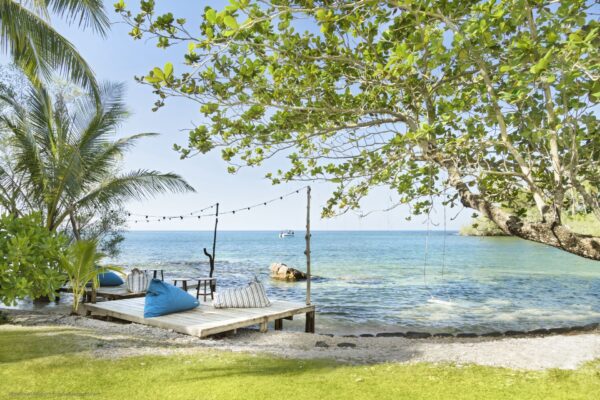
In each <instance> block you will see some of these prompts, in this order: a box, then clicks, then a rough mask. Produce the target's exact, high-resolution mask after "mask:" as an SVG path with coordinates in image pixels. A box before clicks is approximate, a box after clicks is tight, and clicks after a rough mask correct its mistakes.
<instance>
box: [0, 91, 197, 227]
mask: <svg viewBox="0 0 600 400" xmlns="http://www.w3.org/2000/svg"><path fill="white" fill-rule="evenodd" d="M123 92H124V87H123V85H122V84H105V85H102V86H101V87H100V103H99V104H98V103H96V99H95V97H94V96H93V95H91V94H89V95H85V96H84V97H81V98H79V99H78V100H77V101H76V102H74V103H73V104H70V105H66V104H65V103H64V102H63V101H61V100H60V98H59V99H57V101H53V100H52V96H50V95H49V93H48V92H47V91H46V90H45V89H44V88H42V87H34V88H31V89H30V93H29V95H28V96H27V100H26V104H25V105H20V104H19V103H18V102H16V101H14V100H13V99H11V98H7V97H2V96H0V98H2V99H3V100H4V101H6V102H8V104H10V106H11V108H12V109H13V110H14V111H13V112H11V113H10V114H7V115H4V116H1V117H0V123H3V124H5V126H6V127H7V130H8V131H9V132H10V135H9V142H8V145H9V153H10V156H11V157H10V159H11V164H12V168H11V171H13V174H12V176H7V174H6V173H4V174H3V171H4V172H6V171H7V170H8V168H6V167H5V168H1V165H0V186H3V182H5V183H6V182H7V181H11V182H12V181H15V180H18V181H19V187H18V190H17V192H16V193H15V192H14V191H13V192H11V191H10V190H8V192H9V193H12V195H11V196H2V191H0V201H2V199H3V198H4V197H7V198H9V199H10V203H9V204H4V205H3V206H4V208H11V207H12V209H15V208H18V209H20V210H24V211H26V212H29V211H41V212H42V214H43V216H44V219H45V225H46V227H47V228H48V229H50V230H57V229H58V228H59V227H63V228H66V225H67V224H68V223H70V224H71V228H72V229H73V233H74V236H75V238H79V231H80V227H79V226H78V223H77V221H78V216H79V215H83V214H86V215H89V214H90V213H92V214H93V213H94V212H96V213H97V212H98V211H97V210H102V209H106V208H107V207H110V206H121V205H122V204H123V203H124V202H125V201H127V200H131V199H138V200H140V199H145V198H148V197H151V196H154V195H156V194H159V193H164V192H168V191H171V192H186V191H194V189H193V188H192V187H191V186H190V185H188V184H187V183H186V182H185V181H184V180H183V179H182V178H181V177H179V176H178V175H176V174H173V173H160V172H157V171H149V170H137V171H130V172H126V173H119V172H117V171H118V167H119V165H120V161H121V159H122V157H123V155H124V153H125V151H126V150H127V149H129V148H130V147H131V146H132V145H133V144H134V142H135V141H137V140H139V139H141V138H143V137H148V136H153V135H155V134H151V133H142V134H137V135H134V136H129V137H125V138H122V139H118V140H114V139H113V136H114V132H115V129H116V127H117V126H119V125H120V124H121V123H122V122H123V121H124V119H125V118H126V117H127V116H128V112H127V110H126V108H125V105H124V103H123ZM15 204H17V205H18V206H17V207H15Z"/></svg>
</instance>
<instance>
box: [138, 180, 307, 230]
mask: <svg viewBox="0 0 600 400" xmlns="http://www.w3.org/2000/svg"><path fill="white" fill-rule="evenodd" d="M307 187H308V186H304V187H301V188H299V189H297V190H294V191H293V192H290V193H287V194H284V195H282V196H279V197H275V198H273V199H271V200H267V201H263V202H260V203H257V204H253V205H250V206H246V207H241V208H236V209H233V210H227V211H221V212H219V215H227V214H231V215H235V213H236V212H240V211H250V210H252V209H254V208H257V207H264V206H267V205H269V204H271V203H274V202H276V201H280V200H283V199H285V198H287V197H290V196H293V195H295V194H298V193H300V191H302V190H304V189H306V188H307ZM216 206H217V204H216V203H215V204H213V205H211V206H208V207H204V208H202V209H199V210H195V211H192V212H190V213H189V215H188V214H187V213H185V214H180V215H145V214H132V213H129V212H128V213H127V216H129V217H132V216H133V217H145V218H146V222H150V220H149V218H157V221H158V222H160V221H161V219H162V220H167V219H168V220H169V221H171V220H173V219H178V220H180V221H182V220H184V219H186V218H195V219H197V220H199V219H201V217H214V216H216V213H209V214H203V213H204V212H205V211H208V210H210V209H212V208H214V207H216ZM198 214H200V215H198ZM133 222H134V223H136V224H137V222H138V220H137V219H136V220H134V221H133Z"/></svg>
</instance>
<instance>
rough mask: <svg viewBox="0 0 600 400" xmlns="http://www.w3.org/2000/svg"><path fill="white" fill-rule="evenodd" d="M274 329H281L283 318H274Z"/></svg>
mask: <svg viewBox="0 0 600 400" xmlns="http://www.w3.org/2000/svg"><path fill="white" fill-rule="evenodd" d="M275 330H276V331H280V330H283V319H276V320H275Z"/></svg>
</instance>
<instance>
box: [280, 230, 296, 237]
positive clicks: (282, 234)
mask: <svg viewBox="0 0 600 400" xmlns="http://www.w3.org/2000/svg"><path fill="white" fill-rule="evenodd" d="M279 237H280V238H282V239H283V238H286V237H294V231H292V230H287V231H281V232H279Z"/></svg>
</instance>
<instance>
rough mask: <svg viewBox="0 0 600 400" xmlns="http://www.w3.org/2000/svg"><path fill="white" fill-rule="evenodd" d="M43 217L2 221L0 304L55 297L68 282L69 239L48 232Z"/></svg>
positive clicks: (0, 230) (1, 219) (13, 218)
mask: <svg viewBox="0 0 600 400" xmlns="http://www.w3.org/2000/svg"><path fill="white" fill-rule="evenodd" d="M43 225H44V224H43V222H42V217H41V215H40V214H38V213H35V214H30V215H27V216H24V217H15V216H14V215H3V216H1V217H0V255H1V256H0V302H1V303H4V304H7V305H11V304H15V303H16V302H17V300H19V299H23V298H25V297H31V298H37V297H43V296H48V297H50V298H53V297H54V294H55V292H56V290H57V289H58V288H59V287H60V286H61V285H62V284H63V283H64V282H65V275H64V274H63V273H62V272H61V261H60V260H61V255H62V254H63V253H64V252H65V250H66V248H67V245H68V239H67V238H66V236H64V235H62V234H60V233H56V232H50V231H49V230H48V229H47V228H44V226H43Z"/></svg>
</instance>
